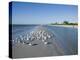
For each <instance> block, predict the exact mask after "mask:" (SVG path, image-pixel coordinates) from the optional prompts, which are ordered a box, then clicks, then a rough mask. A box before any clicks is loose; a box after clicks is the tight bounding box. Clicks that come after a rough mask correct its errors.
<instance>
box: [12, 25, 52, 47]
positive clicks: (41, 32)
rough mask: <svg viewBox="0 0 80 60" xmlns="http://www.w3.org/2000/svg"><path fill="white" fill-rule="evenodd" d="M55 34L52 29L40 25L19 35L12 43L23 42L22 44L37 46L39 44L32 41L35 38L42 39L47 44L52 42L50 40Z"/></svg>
mask: <svg viewBox="0 0 80 60" xmlns="http://www.w3.org/2000/svg"><path fill="white" fill-rule="evenodd" d="M53 36H54V35H53V33H51V31H49V30H48V29H46V28H45V27H42V26H38V27H36V28H35V29H34V30H33V31H31V32H29V33H27V32H26V33H25V34H23V35H19V36H18V37H16V40H14V39H13V40H12V43H13V44H15V43H22V44H27V45H30V46H35V45H38V44H33V43H32V42H33V41H35V40H40V41H42V42H43V43H44V44H45V45H47V44H52V42H51V41H50V40H52V38H53Z"/></svg>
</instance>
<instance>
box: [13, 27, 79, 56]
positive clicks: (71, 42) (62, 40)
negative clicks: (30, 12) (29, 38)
mask: <svg viewBox="0 0 80 60" xmlns="http://www.w3.org/2000/svg"><path fill="white" fill-rule="evenodd" d="M38 26H39V25H13V26H12V40H16V38H17V37H19V36H20V35H23V36H25V35H26V34H29V33H30V32H32V31H34V30H35V29H36V27H38ZM42 27H43V28H46V29H47V30H48V31H50V32H51V33H52V34H54V35H55V41H56V43H55V44H56V45H59V47H61V48H62V49H63V50H64V55H75V54H77V53H78V30H77V28H73V27H58V26H48V25H42ZM15 44H16V43H15ZM13 46H14V45H13ZM53 46H54V45H53ZM15 51H16V50H15ZM50 51H54V49H53V48H52V49H51V50H50ZM31 55H32V54H31ZM52 55H54V53H53V54H52ZM55 55H56V54H55ZM16 56H17V55H16Z"/></svg>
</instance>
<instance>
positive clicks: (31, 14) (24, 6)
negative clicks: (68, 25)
mask: <svg viewBox="0 0 80 60" xmlns="http://www.w3.org/2000/svg"><path fill="white" fill-rule="evenodd" d="M63 21H69V22H77V21H78V7H77V6H76V5H62V4H43V3H30V2H13V3H12V24H49V23H55V22H58V23H62V22H63Z"/></svg>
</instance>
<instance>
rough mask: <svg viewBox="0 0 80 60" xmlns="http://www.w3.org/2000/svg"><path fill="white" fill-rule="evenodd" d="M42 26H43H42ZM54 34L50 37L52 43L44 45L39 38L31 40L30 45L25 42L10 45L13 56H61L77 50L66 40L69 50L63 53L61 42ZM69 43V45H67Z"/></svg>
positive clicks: (71, 53)
mask: <svg viewBox="0 0 80 60" xmlns="http://www.w3.org/2000/svg"><path fill="white" fill-rule="evenodd" d="M43 28H44V27H43ZM53 34H54V36H53V37H52V38H51V40H50V41H51V42H52V44H47V45H45V44H44V42H42V41H41V40H35V41H33V43H34V44H37V45H34V46H30V45H27V44H25V43H24V44H22V43H17V44H15V46H13V47H12V54H13V58H29V57H44V56H62V55H75V54H77V52H76V51H75V50H72V49H73V48H72V47H73V46H72V45H73V43H72V41H71V40H70V41H69V40H68V41H67V42H66V41H65V42H66V44H68V45H67V46H68V49H70V50H69V52H68V53H65V50H64V48H63V47H62V46H61V45H62V42H61V41H57V37H56V34H55V33H53ZM69 45H70V46H69Z"/></svg>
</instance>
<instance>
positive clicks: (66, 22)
mask: <svg viewBox="0 0 80 60" xmlns="http://www.w3.org/2000/svg"><path fill="white" fill-rule="evenodd" d="M50 25H78V23H70V22H68V21H63V23H58V22H55V23H50Z"/></svg>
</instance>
